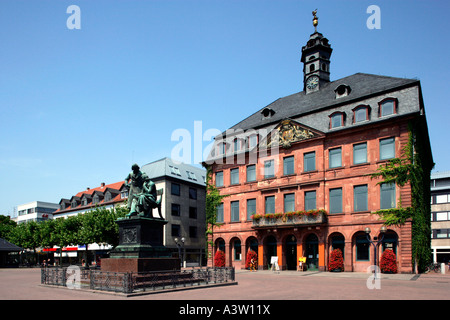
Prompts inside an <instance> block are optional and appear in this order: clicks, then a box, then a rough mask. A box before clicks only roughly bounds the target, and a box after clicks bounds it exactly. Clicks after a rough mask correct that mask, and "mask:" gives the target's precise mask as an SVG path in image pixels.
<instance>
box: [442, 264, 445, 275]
mask: <svg viewBox="0 0 450 320" xmlns="http://www.w3.org/2000/svg"><path fill="white" fill-rule="evenodd" d="M441 273H442V274H445V263H441Z"/></svg>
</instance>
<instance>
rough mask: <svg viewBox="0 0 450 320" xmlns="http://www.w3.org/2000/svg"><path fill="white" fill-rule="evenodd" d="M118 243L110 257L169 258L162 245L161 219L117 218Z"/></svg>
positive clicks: (162, 228) (163, 221)
mask: <svg viewBox="0 0 450 320" xmlns="http://www.w3.org/2000/svg"><path fill="white" fill-rule="evenodd" d="M116 222H117V224H118V225H119V245H118V246H117V247H116V248H114V250H113V251H112V252H111V254H110V257H111V258H162V257H164V258H169V257H171V254H170V252H169V250H168V249H167V248H166V247H164V245H163V239H164V225H165V224H166V223H167V221H166V220H163V219H154V218H143V217H130V218H123V219H118V220H117V221H116Z"/></svg>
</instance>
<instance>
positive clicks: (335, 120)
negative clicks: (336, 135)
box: [330, 111, 345, 129]
mask: <svg viewBox="0 0 450 320" xmlns="http://www.w3.org/2000/svg"><path fill="white" fill-rule="evenodd" d="M344 122H345V113H344V112H340V111H336V112H334V113H333V114H331V115H330V129H334V128H339V127H343V126H344Z"/></svg>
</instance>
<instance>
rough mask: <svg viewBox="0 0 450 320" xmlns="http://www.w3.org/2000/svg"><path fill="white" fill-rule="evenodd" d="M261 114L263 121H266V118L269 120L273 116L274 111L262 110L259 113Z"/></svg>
mask: <svg viewBox="0 0 450 320" xmlns="http://www.w3.org/2000/svg"><path fill="white" fill-rule="evenodd" d="M261 114H262V116H263V119H268V118H271V117H272V116H273V115H274V114H275V111H273V110H272V109H270V108H264V109H263V111H261Z"/></svg>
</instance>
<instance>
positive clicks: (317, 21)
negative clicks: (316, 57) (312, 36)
mask: <svg viewBox="0 0 450 320" xmlns="http://www.w3.org/2000/svg"><path fill="white" fill-rule="evenodd" d="M316 14H317V9H316V10H314V11H313V12H312V15H313V26H314V30H315V32H317V25H318V24H319V18H317V16H316Z"/></svg>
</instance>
